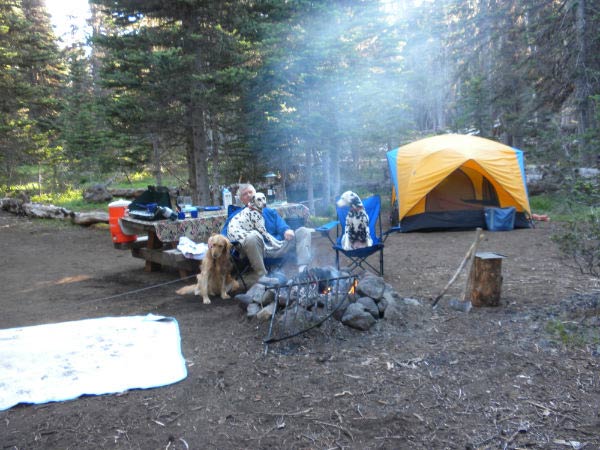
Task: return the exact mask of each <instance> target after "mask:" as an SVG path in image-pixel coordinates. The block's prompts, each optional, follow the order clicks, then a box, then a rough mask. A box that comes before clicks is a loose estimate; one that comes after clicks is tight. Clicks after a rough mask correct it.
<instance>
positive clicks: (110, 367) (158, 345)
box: [0, 314, 187, 411]
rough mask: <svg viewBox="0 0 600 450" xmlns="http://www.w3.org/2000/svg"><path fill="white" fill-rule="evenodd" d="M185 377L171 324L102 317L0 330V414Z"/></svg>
mask: <svg viewBox="0 0 600 450" xmlns="http://www.w3.org/2000/svg"><path fill="white" fill-rule="evenodd" d="M186 376H187V369H186V366H185V360H184V359H183V355H182V353H181V338H180V335H179V326H178V325H177V321H176V320H175V319H173V318H169V317H161V316H154V315H152V314H150V315H147V316H129V317H105V318H100V319H88V320H79V321H75V322H63V323H56V324H48V325H38V326H32V327H23V328H9V329H6V330H0V411H2V410H5V409H8V408H10V407H12V406H14V405H16V404H18V403H46V402H54V401H62V400H69V399H73V398H77V397H79V396H81V395H85V394H88V395H100V394H109V393H117V392H123V391H125V390H128V389H146V388H151V387H157V386H164V385H167V384H171V383H176V382H177V381H180V380H183V379H184V378H185V377H186Z"/></svg>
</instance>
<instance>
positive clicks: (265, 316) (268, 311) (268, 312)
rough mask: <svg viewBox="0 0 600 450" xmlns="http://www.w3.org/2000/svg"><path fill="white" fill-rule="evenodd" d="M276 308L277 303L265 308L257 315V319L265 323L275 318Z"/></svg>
mask: <svg viewBox="0 0 600 450" xmlns="http://www.w3.org/2000/svg"><path fill="white" fill-rule="evenodd" d="M276 307H277V304H276V303H270V304H269V305H267V306H265V307H264V308H262V309H261V310H260V311H258V313H257V314H256V318H257V319H259V320H263V321H266V320H269V319H270V318H271V317H272V316H273V313H274V312H275V308H276Z"/></svg>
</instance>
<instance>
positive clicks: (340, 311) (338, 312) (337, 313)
mask: <svg viewBox="0 0 600 450" xmlns="http://www.w3.org/2000/svg"><path fill="white" fill-rule="evenodd" d="M350 303H351V302H350V299H349V298H348V296H346V297H345V298H344V300H343V301H342V304H341V305H340V306H339V308H337V309H336V310H335V311H334V312H333V316H332V317H333V318H334V319H335V320H339V321H341V320H342V317H344V313H345V312H346V309H347V308H348V306H349V305H350ZM335 306H337V305H334V308H335Z"/></svg>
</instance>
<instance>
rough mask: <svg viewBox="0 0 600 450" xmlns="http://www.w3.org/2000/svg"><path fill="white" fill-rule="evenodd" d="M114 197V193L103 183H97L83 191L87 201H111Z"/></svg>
mask: <svg viewBox="0 0 600 450" xmlns="http://www.w3.org/2000/svg"><path fill="white" fill-rule="evenodd" d="M112 198H113V196H112V194H111V193H110V192H108V189H106V186H105V185H103V184H95V185H93V186H91V187H89V188H87V189H86V190H85V191H83V199H84V200H85V201H86V202H91V203H103V202H109V201H111V200H112Z"/></svg>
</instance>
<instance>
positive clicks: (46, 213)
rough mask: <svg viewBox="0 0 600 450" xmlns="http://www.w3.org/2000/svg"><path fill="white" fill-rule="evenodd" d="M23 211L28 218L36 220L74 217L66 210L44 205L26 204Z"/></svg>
mask: <svg viewBox="0 0 600 450" xmlns="http://www.w3.org/2000/svg"><path fill="white" fill-rule="evenodd" d="M23 211H24V213H25V215H26V216H27V217H34V218H36V219H70V218H71V217H72V216H73V213H72V212H71V211H69V210H68V209H66V208H63V207H61V206H54V205H45V204H43V203H24V204H23Z"/></svg>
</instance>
